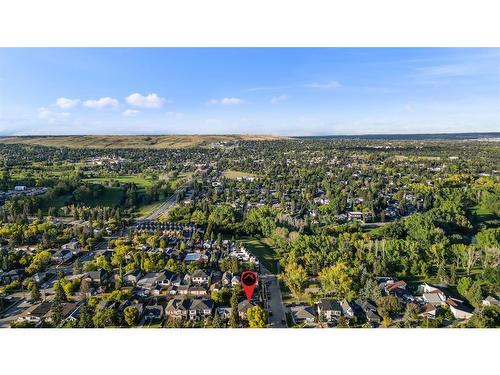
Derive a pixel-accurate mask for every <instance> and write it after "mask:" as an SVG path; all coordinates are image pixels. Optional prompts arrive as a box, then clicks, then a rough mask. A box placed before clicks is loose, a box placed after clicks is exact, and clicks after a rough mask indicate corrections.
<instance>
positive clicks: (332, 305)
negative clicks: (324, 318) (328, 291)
mask: <svg viewBox="0 0 500 375" xmlns="http://www.w3.org/2000/svg"><path fill="white" fill-rule="evenodd" d="M319 308H320V309H321V310H323V311H342V307H341V306H340V304H339V303H338V302H337V301H334V300H331V299H322V300H321V302H320V304H319Z"/></svg>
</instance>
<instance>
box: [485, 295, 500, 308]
mask: <svg viewBox="0 0 500 375" xmlns="http://www.w3.org/2000/svg"><path fill="white" fill-rule="evenodd" d="M483 306H500V301H499V300H498V299H496V298H495V297H493V296H488V297H486V298H485V299H483Z"/></svg>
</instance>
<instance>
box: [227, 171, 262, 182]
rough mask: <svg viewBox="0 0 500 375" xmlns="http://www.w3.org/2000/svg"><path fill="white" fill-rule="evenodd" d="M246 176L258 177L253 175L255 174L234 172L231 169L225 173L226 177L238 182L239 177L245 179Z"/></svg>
mask: <svg viewBox="0 0 500 375" xmlns="http://www.w3.org/2000/svg"><path fill="white" fill-rule="evenodd" d="M244 176H246V177H258V176H257V175H256V174H253V173H247V172H241V171H233V170H231V169H228V170H227V171H224V177H226V178H229V179H231V180H236V179H237V178H238V177H244Z"/></svg>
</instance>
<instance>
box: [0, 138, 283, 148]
mask: <svg viewBox="0 0 500 375" xmlns="http://www.w3.org/2000/svg"><path fill="white" fill-rule="evenodd" d="M283 138H284V137H278V136H272V135H243V134H241V135H151V136H145V135H136V136H135V135H102V136H97V135H82V136H45V137H41V136H24V137H1V138H0V144H2V143H3V144H25V145H38V146H48V147H69V148H99V149H100V148H103V149H113V148H155V149H165V148H186V147H194V146H198V145H208V144H210V143H213V142H224V141H235V140H254V141H258V140H260V141H266V140H273V139H283Z"/></svg>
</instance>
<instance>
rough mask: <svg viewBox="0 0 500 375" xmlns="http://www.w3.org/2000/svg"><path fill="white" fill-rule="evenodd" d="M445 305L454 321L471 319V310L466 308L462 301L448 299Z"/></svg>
mask: <svg viewBox="0 0 500 375" xmlns="http://www.w3.org/2000/svg"><path fill="white" fill-rule="evenodd" d="M446 304H447V305H448V306H450V311H451V313H452V314H453V316H454V317H455V319H459V320H466V319H470V318H471V317H472V309H471V308H469V307H468V306H466V305H465V304H464V303H463V301H460V300H459V299H456V298H448V299H447V300H446Z"/></svg>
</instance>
